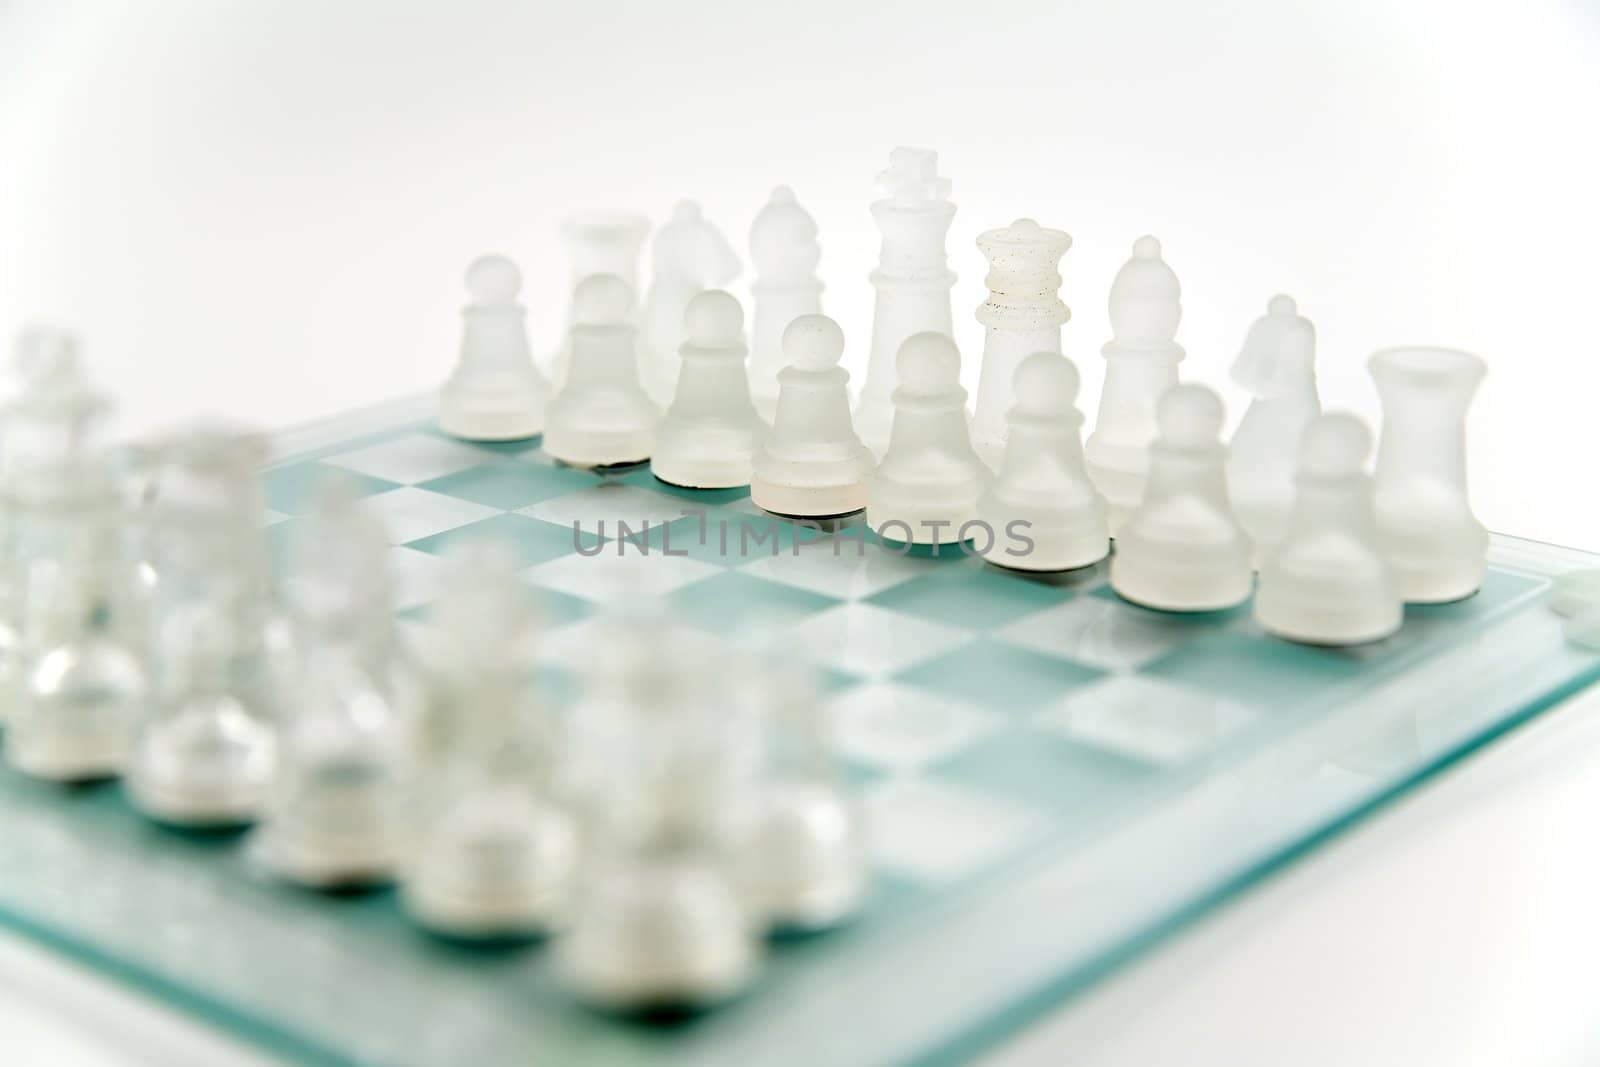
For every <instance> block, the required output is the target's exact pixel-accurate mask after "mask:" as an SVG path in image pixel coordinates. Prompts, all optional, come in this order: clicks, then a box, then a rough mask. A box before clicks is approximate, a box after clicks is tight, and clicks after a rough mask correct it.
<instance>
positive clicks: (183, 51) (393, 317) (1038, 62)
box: [0, 0, 1600, 544]
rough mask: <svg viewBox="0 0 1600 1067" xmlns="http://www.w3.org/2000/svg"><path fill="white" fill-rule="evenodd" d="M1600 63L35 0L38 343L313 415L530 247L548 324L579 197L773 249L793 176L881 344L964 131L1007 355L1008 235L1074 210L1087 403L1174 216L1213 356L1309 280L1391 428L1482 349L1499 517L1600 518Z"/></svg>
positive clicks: (30, 74)
mask: <svg viewBox="0 0 1600 1067" xmlns="http://www.w3.org/2000/svg"><path fill="white" fill-rule="evenodd" d="M1597 72H1600V5H1595V4H1593V3H1590V2H1588V0H1526V2H1521V3H1517V4H1488V3H1474V2H1471V0H1437V2H1435V0H1341V2H1339V3H1325V2H1323V3H1281V2H1279V3H1273V2H1267V0H1233V2H1226V0H1224V2H1202V3H1183V2H1160V0H1125V2H1119V3H1105V4H1063V3H1059V2H1057V3H1005V2H992V0H984V2H982V3H977V2H973V3H964V4H959V5H956V4H945V3H932V2H927V0H924V2H921V3H878V4H865V3H855V2H841V0H817V2H814V3H810V4H806V5H772V4H764V3H754V2H749V0H737V2H729V0H714V2H701V3H694V4H689V3H643V2H620V3H619V2H612V3H605V4H587V3H577V2H563V3H545V4H541V3H508V2H496V0H466V2H454V3H444V2H439V3H433V4H419V3H408V2H398V0H389V2H374V0H341V2H338V3H331V2H313V0H279V2H265V0H257V2H237V0H207V2H200V0H125V2H116V3H113V2H102V3H99V4H94V3H78V2H74V0H49V2H46V0H9V3H8V2H7V0H0V330H9V329H11V328H13V327H14V326H15V325H16V324H18V323H20V322H22V321H24V320H26V319H28V318H31V317H34V316H38V315H48V316H52V317H56V318H59V319H62V320H65V321H67V322H70V323H72V324H74V325H76V326H77V327H79V328H80V329H81V330H82V332H83V333H84V334H85V335H86V338H87V340H88V343H89V344H90V346H91V353H92V358H93V362H94V363H95V365H96V366H97V368H98V370H99V373H100V374H101V375H102V376H103V377H104V378H105V379H106V380H107V381H108V382H109V383H110V384H111V385H112V386H113V387H114V388H115V389H116V391H117V392H118V393H119V394H120V395H121V396H122V398H123V401H124V411H125V413H126V415H127V417H128V420H129V423H130V424H131V425H132V426H134V427H136V428H137V427H142V426H147V425H150V424H151V423H154V422H160V421H165V420H167V419H170V418H173V417H176V416H182V415H186V414H192V413H195V412H197V411H201V410H211V411H223V412H227V413H231V414H235V415H238V416H241V417H245V418H248V419H252V420H258V421H262V422H265V423H267V424H279V423H282V422H285V421H293V420H298V419H303V418H306V417H308V416H312V415H316V414H322V413H328V412H333V411H338V410H341V409H344V408H348V407H351V406H354V405H358V404H361V403H364V402H370V401H372V400H376V399H380V398H383V397H387V396H389V395H392V394H396V393H400V392H405V391H409V390H413V389H416V388H420V387H424V386H427V385H430V384H433V383H435V382H437V381H438V380H440V379H441V378H442V377H443V376H444V375H445V373H446V372H447V371H448V369H449V365H450V363H451V360H452V359H453V354H454V348H455V345H456V332H457V328H458V320H457V318H456V312H457V309H458V308H459V306H460V304H461V302H462V295H461V283H460V272H461V269H462V267H463V266H464V265H465V263H466V262H467V261H468V260H469V259H470V258H471V257H473V256H475V255H477V254H479V253H481V252H485V251H491V250H498V251H503V252H506V253H508V254H510V255H512V256H514V257H515V258H517V259H518V260H519V261H520V262H521V263H522V265H523V267H524V269H525V272H526V273H527V275H528V279H529V280H528V287H527V292H526V302H527V303H528V304H529V306H530V319H531V323H532V328H533V331H534V334H535V336H536V338H537V339H538V340H539V341H540V342H541V347H542V348H546V349H548V348H549V347H551V346H553V344H554V342H555V339H556V334H557V332H558V331H559V328H560V322H561V319H562V317H563V314H564V309H563V308H562V306H561V303H562V296H561V294H562V291H563V280H564V274H565V268H564V265H563V263H562V261H561V249H560V246H559V242H558V240H557V228H558V224H559V220H560V218H561V217H562V215H564V214H565V213H567V212H569V211H570V210H572V209H574V208H578V207H590V206H598V207H610V206H618V207H631V208H635V209H639V210H643V211H645V212H647V213H649V214H650V215H652V216H653V217H655V218H657V219H660V218H662V217H664V215H665V213H666V211H667V210H668V209H669V207H670V205H671V203H672V201H674V200H676V199H678V198H680V197H686V196H687V197H695V198H698V199H700V200H701V201H702V202H703V203H704V205H705V208H706V211H707V213H708V215H709V216H710V217H711V218H712V219H714V220H717V221H719V222H720V223H722V225H723V226H724V227H725V228H726V229H727V230H728V232H729V234H730V236H731V237H732V238H733V239H734V240H735V241H736V243H737V244H739V245H740V246H741V247H742V246H743V245H744V243H745V238H746V234H747V230H748V226H749V223H750V220H751V219H752V217H753V216H754V214H755V212H756V211H757V210H758V208H759V207H760V205H761V204H762V202H763V201H764V199H765V196H766V194H767V192H768V190H769V189H770V188H771V186H773V185H774V184H777V183H780V182H781V183H788V184H791V185H793V186H794V188H795V189H796V190H797V192H798V193H799V195H800V197H801V201H802V203H803V204H805V205H807V206H808V207H809V208H810V209H811V210H812V212H813V213H814V214H815V216H816V217H817V220H818V222H819V224H820V226H821V228H822V239H823V242H824V248H825V259H824V262H823V271H824V277H825V279H826V280H827V282H828V285H829V289H828V292H827V294H826V299H827V306H828V309H829V310H830V311H831V312H832V313H833V314H834V315H835V316H836V317H837V318H839V319H840V320H841V322H842V323H843V325H844V326H845V329H846V332H847V335H848V336H849V338H850V340H851V346H852V350H851V352H850V353H849V357H848V358H849V359H850V361H851V364H852V365H853V366H854V367H855V368H857V369H859V368H861V367H862V366H863V361H864V359H865V342H866V338H867V332H868V323H869V316H870V299H871V291H870V288H869V287H868V285H867V283H866V273H867V271H868V270H869V269H870V268H871V266H872V264H873V261H874V258H875V255H876V234H875V232H874V230H873V228H872V225H871V222H870V218H869V216H868V215H867V212H866V204H867V203H868V201H869V200H871V199H872V197H873V195H874V193H873V189H872V178H873V176H874V175H875V174H876V173H877V171H878V170H880V169H881V168H882V167H883V166H884V164H885V162H886V159H887V154H888V150H889V149H890V148H891V147H892V146H893V145H895V144H896V143H907V144H918V145H926V146H929V147H934V148H937V149H939V150H940V152H941V163H942V167H943V169H944V171H945V173H946V174H948V175H949V176H950V177H951V179H952V180H953V182H954V184H955V199H956V200H957V202H958V203H959V204H960V211H959V213H958V214H957V216H956V223H955V227H954V229H953V231H952V234H951V241H950V247H951V257H952V262H953V265H954V266H955V268H956V270H957V271H958V272H959V274H960V276H961V281H960V283H959V284H958V286H957V289H956V292H955V305H956V317H957V323H958V326H957V329H958V333H959V337H958V340H960V341H961V342H962V343H963V348H964V350H965V352H966V353H967V367H966V371H967V375H968V380H969V382H973V381H975V376H976V370H977V367H976V363H977V354H978V351H979V345H978V340H979V338H980V336H981V334H980V330H979V327H978V326H977V324H976V322H975V321H974V320H973V319H972V316H971V310H972V309H974V308H976V307H977V305H978V304H979V303H980V302H981V301H982V299H983V294H984V290H983V288H982V284H981V278H982V275H983V272H984V268H983V261H982V258H981V256H980V255H979V254H978V252H977V251H976V249H975V247H974V245H973V238H974V237H975V235H976V234H977V233H978V232H979V231H981V230H983V229H987V228H990V227H993V226H998V225H1003V224H1005V223H1007V222H1009V221H1010V220H1011V219H1013V218H1015V217H1017V216H1019V215H1025V214H1026V215H1032V216H1034V217H1037V218H1038V219H1039V220H1040V221H1041V222H1044V223H1045V224H1047V225H1051V226H1059V227H1061V228H1064V229H1066V230H1067V231H1069V232H1070V233H1072V234H1073V235H1074V236H1075V237H1076V239H1077V240H1076V244H1075V246H1074V247H1073V249H1072V250H1071V251H1070V252H1068V253H1067V256H1066V260H1065V263H1064V273H1065V275H1066V278H1067V282H1066V285H1065V287H1064V291H1063V295H1064V297H1065V299H1066V301H1067V303H1068V304H1069V305H1070V306H1071V307H1072V309H1073V313H1074V315H1073V320H1072V322H1071V323H1069V324H1068V326H1067V327H1066V333H1065V344H1066V348H1067V351H1068V354H1069V355H1070V356H1072V357H1073V358H1074V359H1075V360H1076V361H1077V362H1078V363H1079V364H1080V366H1081V367H1082V369H1083V371H1084V374H1085V379H1086V391H1087V399H1088V400H1089V401H1091V403H1090V407H1091V408H1092V400H1093V398H1094V396H1095V395H1097V390H1098V383H1099V378H1100V371H1101V362H1102V361H1101V359H1100V357H1099V355H1098V350H1099V347H1100V345H1101V344H1102V343H1103V342H1104V341H1105V339H1106V338H1107V336H1108V324H1107V321H1106V312H1105V298H1106V291H1107V287H1108V286H1109V284H1110V280H1111V276H1112V275H1113V273H1114V272H1115V270H1116V268H1117V266H1118V265H1120V263H1121V262H1122V261H1123V260H1124V259H1125V258H1126V256H1127V254H1128V250H1129V247H1130V245H1131V243H1132V241H1133V239H1134V238H1135V237H1137V236H1139V235H1140V234H1142V233H1145V232H1152V233H1155V234H1157V235H1159V236H1160V237H1161V238H1162V241H1163V243H1164V245H1165V249H1166V254H1167V258H1168V260H1169V262H1171V263H1172V265H1173V266H1174V268H1175V269H1176V270H1177V271H1178V273H1179V276H1180V278H1182V280H1183V284H1184V305H1185V318H1184V325H1183V329H1182V332H1181V334H1180V340H1181V341H1182V342H1183V343H1184V344H1185V345H1186V347H1187V348H1188V350H1189V353H1190V354H1189V359H1188V362H1187V363H1186V364H1185V368H1184V369H1185V373H1186V374H1187V375H1188V376H1189V377H1191V378H1197V379H1202V380H1206V381H1210V382H1212V383H1215V384H1219V385H1220V384H1222V383H1223V382H1224V381H1225V371H1226V367H1227V365H1228V362H1229V361H1230V360H1231V358H1232V356H1233V355H1234V353H1235V352H1236V351H1237V350H1238V347H1239V344H1240V342H1241V341H1242V339H1243V336H1244V332H1245V330H1246V328H1247V327H1248V325H1249V323H1250V322H1251V320H1252V319H1253V318H1254V317H1255V316H1257V315H1258V314H1260V313H1261V312H1262V311H1263V310H1264V308H1265V305H1266V301H1267V298H1268V297H1269V296H1270V295H1272V294H1273V293H1274V292H1278V291H1285V292H1289V293H1291V294H1293V295H1294V296H1296V297H1297V298H1298V300H1299V301H1300V304H1301V308H1302V310H1303V311H1304V312H1305V313H1306V314H1307V315H1308V316H1310V317H1311V318H1312V319H1313V320H1314V321H1315V322H1316V324H1317V327H1318V330H1319V335H1320V361H1321V376H1322V384H1323V391H1324V395H1325V397H1326V400H1327V402H1328V403H1329V405H1330V406H1333V407H1345V408H1353V409H1355V410H1357V411H1361V412H1364V413H1369V414H1375V403H1374V397H1373V394H1372V391H1371V388H1370V385H1369V383H1368V381H1367V378H1366V372H1365V361H1366V358H1367V356H1368V355H1369V354H1370V353H1371V352H1372V351H1373V350H1374V349H1376V348H1378V347H1382V346H1385V345H1391V344H1403V343H1435V344H1446V345H1454V346H1458V347H1464V348H1468V349H1471V350H1474V351H1476V352H1478V353H1479V354H1481V355H1482V356H1484V357H1485V358H1486V359H1487V360H1488V361H1489V364H1490V366H1491V372H1492V377H1491V378H1490V379H1489V381H1488V382H1487V383H1486V385H1485V387H1484V390H1483V392H1482V393H1481V395H1480V397H1479V402H1478V405H1477V407H1476V410H1475V412H1474V420H1473V428H1472V476H1473V482H1474V489H1475V492H1476V498H1477V504H1478V509H1479V511H1480V513H1481V515H1482V517H1483V518H1484V520H1485V521H1486V522H1487V523H1488V524H1489V525H1490V526H1491V527H1492V528H1494V529H1498V530H1501V531H1504V532H1509V533H1517V534H1523V535H1526V536H1531V537H1537V538H1543V539H1548V540H1554V541H1559V542H1564V543H1590V544H1592V543H1596V542H1600V525H1597V524H1596V522H1595V518H1596V515H1597V514H1600V509H1597V507H1596V506H1595V505H1594V503H1593V502H1592V500H1591V494H1592V490H1591V489H1590V488H1589V485H1590V484H1591V483H1590V480H1589V479H1588V477H1587V475H1588V457H1589V456H1590V455H1592V454H1593V451H1594V449H1593V446H1592V442H1591V437H1590V435H1589V434H1588V433H1586V432H1585V431H1586V429H1587V426H1588V424H1589V423H1590V419H1591V416H1592V414H1593V413H1595V412H1596V411H1597V410H1600V409H1597V404H1596V391H1597V386H1600V370H1597V364H1600V344H1597V342H1596V338H1597V336H1600V323H1597V322H1596V317H1595V314H1594V308H1595V307H1596V306H1597V293H1600V268H1597V267H1596V266H1595V263H1596V260H1595V255H1596V253H1595V249H1596V248H1600V192H1597V190H1600V137H1597V135H1596V131H1597V130H1600V73H1597ZM746 281H748V279H747V278H745V279H741V283H742V282H746ZM858 380H859V376H858ZM1230 397H1231V399H1232V400H1233V401H1234V407H1235V414H1237V408H1238V401H1239V398H1238V397H1237V395H1236V394H1230Z"/></svg>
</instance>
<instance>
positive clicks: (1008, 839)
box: [863, 778, 1049, 884]
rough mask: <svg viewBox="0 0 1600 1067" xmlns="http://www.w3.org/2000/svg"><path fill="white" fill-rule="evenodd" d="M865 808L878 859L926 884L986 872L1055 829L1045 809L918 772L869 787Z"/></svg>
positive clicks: (902, 873)
mask: <svg viewBox="0 0 1600 1067" xmlns="http://www.w3.org/2000/svg"><path fill="white" fill-rule="evenodd" d="M863 809H864V811H865V813H866V822H867V832H868V839H869V841H870V842H871V845H870V847H871V851H872V856H873V859H874V861H875V863H876V864H877V865H878V866H880V867H882V868H883V869H885V870H887V871H889V872H890V873H892V874H896V875H900V876H902V877H906V878H909V879H911V880H913V881H916V882H921V883H923V884H929V883H933V884H941V883H945V884H947V883H950V882H954V881H957V880H959V879H962V878H965V877H970V876H971V875H974V874H978V873H979V872H981V871H984V870H986V869H989V868H991V867H993V866H994V865H995V864H997V863H999V862H1001V861H1002V860H1005V859H1007V858H1008V857H1011V856H1015V855H1017V854H1018V853H1020V852H1021V851H1022V850H1023V849H1025V848H1026V847H1027V846H1028V845H1030V844H1033V843H1034V842H1036V841H1039V840H1040V839H1042V838H1043V837H1044V836H1045V834H1046V833H1047V832H1048V829H1049V824H1048V822H1047V821H1046V819H1045V818H1044V817H1043V816H1042V815H1040V814H1038V813H1036V812H1034V811H1031V810H1030V809H1028V808H1026V807H1023V806H1021V805H1017V804H1013V803H1010V802H1008V801H1006V800H1003V799H1001V798H998V797H995V796H993V795H991V794H988V793H985V792H983V791H982V790H975V789H967V788H963V787H961V786H959V785H956V784H953V783H948V782H939V781H932V780H924V779H916V778H908V779H907V778H901V779H887V780H885V781H883V782H881V783H880V784H878V785H876V786H874V787H872V788H869V789H867V790H866V791H865V795H864V800H863Z"/></svg>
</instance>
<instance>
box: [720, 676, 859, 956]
mask: <svg viewBox="0 0 1600 1067" xmlns="http://www.w3.org/2000/svg"><path fill="white" fill-rule="evenodd" d="M760 666H761V670H760V671H759V674H758V676H757V678H756V679H755V680H754V685H755V692H754V693H753V694H752V696H753V703H754V704H755V706H756V707H757V708H759V709H760V711H761V731H762V734H763V742H764V744H763V746H762V747H763V749H764V753H763V755H764V759H763V766H762V767H761V777H760V781H759V782H758V783H757V784H756V786H755V804H754V807H753V815H752V817H751V819H750V823H749V825H748V826H747V827H746V828H745V833H744V834H743V835H742V846H743V847H742V849H741V860H742V863H743V868H744V871H745V880H746V884H747V886H748V887H749V891H750V893H751V896H752V899H753V902H754V908H755V911H756V913H757V915H759V916H760V917H761V919H762V920H763V921H764V922H765V923H766V924H767V925H768V926H769V927H771V928H773V929H775V930H777V931H780V932H806V933H809V932H812V931H817V930H824V929H827V928H829V927H832V926H837V925H839V924H840V923H842V922H845V921H846V920H848V919H849V918H850V917H851V916H853V915H854V914H855V913H856V912H857V911H858V910H859V909H860V907H861V903H862V900H863V898H864V897H865V895H866V890H867V849H866V834H865V828H864V826H863V825H862V816H861V812H860V811H859V810H858V808H857V806H856V804H855V802H854V798H853V797H852V796H851V794H850V791H849V789H848V787H847V786H846V784H845V782H844V780H843V778H842V776H841V774H840V772H839V767H838V762H837V761H836V760H835V759H834V756H833V752H832V750H831V748H830V746H829V742H828V732H827V722H826V719H825V717H824V715H823V711H822V705H821V703H820V702H819V700H818V697H817V689H816V680H815V678H814V677H812V675H811V672H810V671H809V670H807V669H806V668H804V667H800V666H797V665H795V663H794V661H793V660H788V661H777V660H776V659H774V660H772V661H770V662H767V663H764V664H761V665H760Z"/></svg>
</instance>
